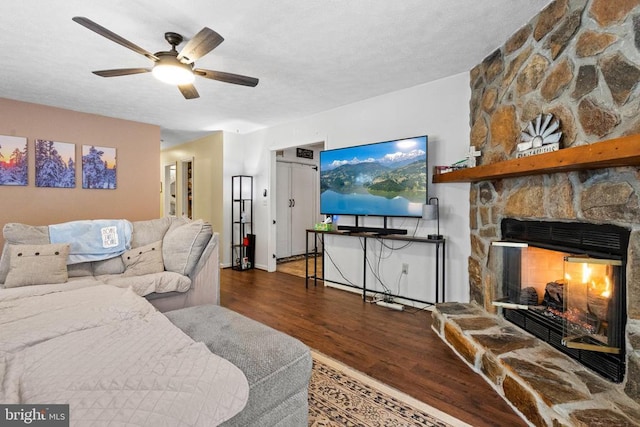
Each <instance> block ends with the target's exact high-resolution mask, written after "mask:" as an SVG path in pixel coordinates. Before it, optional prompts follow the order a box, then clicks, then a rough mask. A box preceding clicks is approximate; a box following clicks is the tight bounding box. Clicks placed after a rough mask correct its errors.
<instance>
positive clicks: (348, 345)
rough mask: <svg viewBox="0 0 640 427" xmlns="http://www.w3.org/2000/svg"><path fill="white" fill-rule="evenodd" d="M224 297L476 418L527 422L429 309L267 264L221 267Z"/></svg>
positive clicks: (481, 422)
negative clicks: (453, 344) (396, 306)
mask: <svg viewBox="0 0 640 427" xmlns="http://www.w3.org/2000/svg"><path fill="white" fill-rule="evenodd" d="M220 294H221V295H220V296H221V305H222V306H224V307H227V308H230V309H232V310H234V311H236V312H239V313H242V314H244V315H246V316H247V317H250V318H252V319H255V320H258V321H260V322H262V323H264V324H267V325H269V326H271V327H273V328H275V329H278V330H280V331H282V332H285V333H287V334H289V335H292V336H294V337H296V338H298V339H299V340H301V341H302V342H304V343H305V344H307V345H308V346H309V347H311V348H312V349H315V350H318V351H320V352H321V353H324V354H326V355H328V356H331V357H333V358H335V359H337V360H339V361H341V362H343V363H345V364H347V365H349V366H351V367H353V368H355V369H357V370H359V371H361V372H364V373H365V374H367V375H369V376H371V377H373V378H376V379H377V380H379V381H382V382H384V383H386V384H388V385H390V386H392V387H394V388H396V389H399V390H401V391H403V392H405V393H407V394H409V395H411V396H413V397H414V398H416V399H419V400H421V401H423V402H425V403H427V404H429V405H431V406H434V407H436V408H438V409H440V410H442V411H444V412H447V413H449V414H451V415H453V416H455V417H457V418H459V419H461V420H463V421H465V422H467V423H469V424H471V425H473V426H525V425H526V423H525V422H524V421H522V419H520V418H519V417H518V416H517V415H516V414H515V413H514V412H513V410H512V409H511V408H510V407H509V406H508V405H507V404H506V403H505V402H504V401H503V400H502V398H501V397H500V396H499V395H498V394H497V393H496V392H495V391H494V390H493V389H492V388H491V387H490V386H489V385H488V384H487V383H486V382H485V381H484V380H483V379H482V378H481V377H480V376H479V375H477V374H476V373H474V372H473V371H472V370H471V369H470V368H469V367H468V366H467V365H465V364H464V363H463V362H462V361H461V360H460V359H459V358H458V357H457V356H456V355H455V354H454V353H453V351H452V350H451V349H449V347H447V346H446V345H445V344H444V343H443V342H442V341H441V340H440V338H439V337H438V336H437V335H436V334H435V333H434V332H433V330H432V329H431V313H430V312H428V311H413V310H411V309H408V310H406V311H403V312H398V311H394V310H390V309H387V308H384V307H380V306H377V305H372V304H369V303H365V302H363V301H362V298H361V297H360V296H359V295H357V294H354V293H350V292H345V291H341V290H337V289H334V288H329V287H324V286H321V285H318V287H317V288H313V285H311V286H310V288H309V289H305V283H304V279H303V278H301V277H297V276H293V275H290V274H286V273H279V272H276V273H267V272H265V271H262V270H249V271H235V270H232V269H230V268H227V269H223V270H222V272H221V292H220Z"/></svg>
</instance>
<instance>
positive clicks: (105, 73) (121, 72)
mask: <svg viewBox="0 0 640 427" xmlns="http://www.w3.org/2000/svg"><path fill="white" fill-rule="evenodd" d="M150 71H151V68H118V69H115V70H100V71H94V72H93V74H96V75H98V76H100V77H118V76H128V75H129V74H140V73H148V72H150Z"/></svg>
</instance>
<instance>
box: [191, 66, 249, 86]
mask: <svg viewBox="0 0 640 427" xmlns="http://www.w3.org/2000/svg"><path fill="white" fill-rule="evenodd" d="M193 72H194V73H195V74H197V75H199V76H202V77H205V78H207V79H212V80H218V81H221V82H225V83H233V84H234V85H243V86H251V87H255V86H256V85H257V84H258V81H259V80H258V79H256V78H255V77H247V76H241V75H240V74H232V73H225V72H222V71H213V70H204V69H202V68H194V69H193Z"/></svg>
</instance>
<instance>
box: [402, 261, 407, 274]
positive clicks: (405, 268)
mask: <svg viewBox="0 0 640 427" xmlns="http://www.w3.org/2000/svg"><path fill="white" fill-rule="evenodd" d="M402 274H409V264H407V263H403V264H402Z"/></svg>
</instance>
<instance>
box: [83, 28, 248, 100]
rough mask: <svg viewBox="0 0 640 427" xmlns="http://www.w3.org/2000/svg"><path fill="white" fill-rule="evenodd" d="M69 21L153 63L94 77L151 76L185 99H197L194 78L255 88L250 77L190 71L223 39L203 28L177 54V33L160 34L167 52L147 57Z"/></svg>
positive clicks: (113, 38)
mask: <svg viewBox="0 0 640 427" xmlns="http://www.w3.org/2000/svg"><path fill="white" fill-rule="evenodd" d="M73 20H74V21H75V22H77V23H78V24H80V25H82V26H84V27H86V28H88V29H90V30H91V31H94V32H96V33H98V34H100V35H101V36H103V37H106V38H108V39H109V40H111V41H113V42H116V43H118V44H119V45H122V46H124V47H126V48H128V49H131V50H132V51H134V52H136V53H139V54H140V55H143V56H145V57H147V58H148V59H150V60H152V61H153V62H154V63H155V64H154V65H153V67H151V68H119V69H114V70H100V71H94V72H93V74H96V75H98V76H101V77H116V76H126V75H130V74H140V73H149V72H151V73H153V75H154V76H155V77H156V78H157V79H158V80H161V81H163V82H165V83H169V84H174V85H177V86H178V89H180V92H182V95H183V96H184V97H185V98H186V99H193V98H198V97H200V95H199V94H198V91H197V90H196V88H195V87H194V86H193V81H194V79H195V76H201V77H205V78H207V79H212V80H218V81H221V82H225V83H233V84H237V85H243V86H251V87H255V86H256V85H257V84H258V79H256V78H254V77H247V76H242V75H240V74H232V73H225V72H222V71H213V70H205V69H202V68H194V66H195V63H194V62H195V61H196V60H197V59H199V58H202V57H203V56H204V55H206V54H207V53H209V52H211V51H212V50H213V49H215V48H216V47H217V46H218V45H219V44H220V43H222V42H223V41H224V38H222V36H221V35H220V34H218V33H216V32H215V31H213V30H212V29H210V28H207V27H204V28H203V29H202V30H200V32H198V34H196V35H195V36H193V38H192V39H191V40H189V41H188V42H187V44H186V45H185V46H184V47H183V48H182V50H180V52H178V51H177V50H176V46H178V45H179V44H180V43H182V41H183V37H182V36H181V35H180V34H178V33H172V32H167V33H164V38H165V40H166V41H167V42H169V44H170V45H171V50H169V51H160V52H156V53H151V52H148V51H146V50H145V49H143V48H141V47H140V46H137V45H135V44H133V43H131V42H130V41H128V40H126V39H124V38H122V37H120V36H119V35H117V34H116V33H114V32H112V31H110V30H107V29H106V28H104V27H103V26H101V25H99V24H96V23H95V22H93V21H92V20H90V19H88V18H85V17H82V16H76V17H74V18H73Z"/></svg>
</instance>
